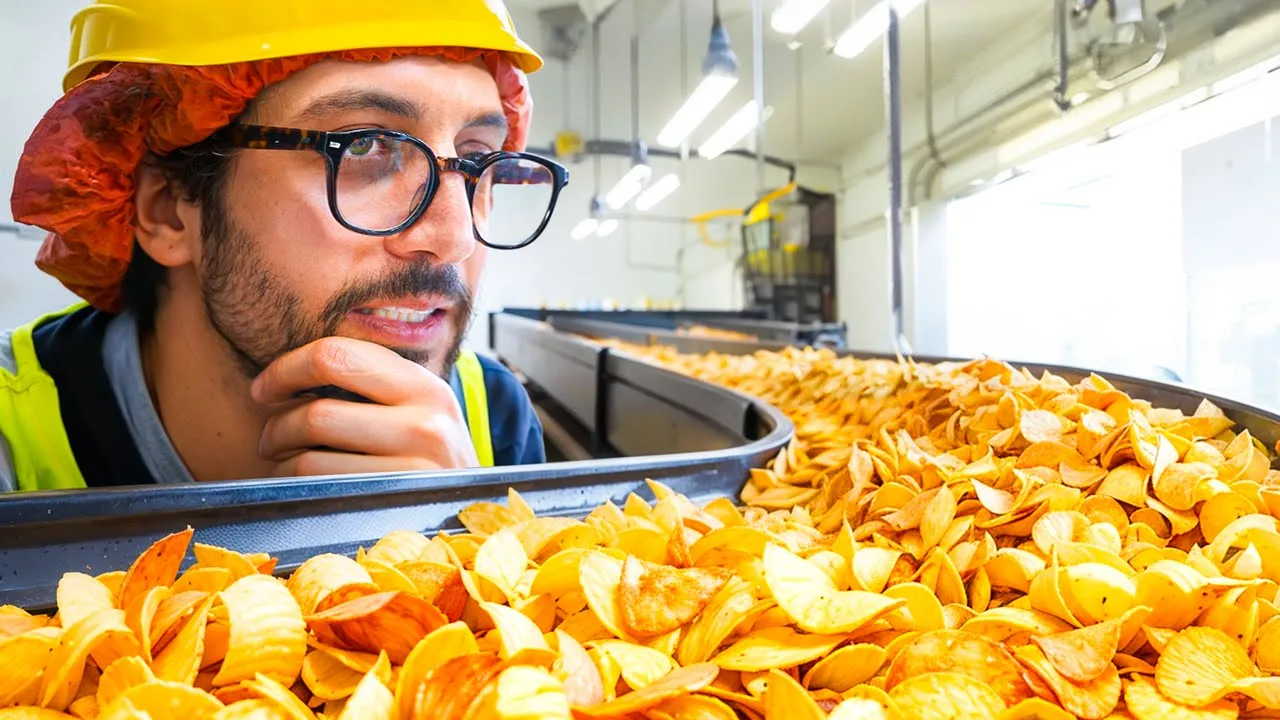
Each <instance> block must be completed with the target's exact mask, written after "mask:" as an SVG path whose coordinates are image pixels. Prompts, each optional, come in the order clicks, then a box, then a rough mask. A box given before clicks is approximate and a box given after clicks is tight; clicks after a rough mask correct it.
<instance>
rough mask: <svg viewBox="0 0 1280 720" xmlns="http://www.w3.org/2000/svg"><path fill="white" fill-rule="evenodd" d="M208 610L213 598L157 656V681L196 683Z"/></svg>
mask: <svg viewBox="0 0 1280 720" xmlns="http://www.w3.org/2000/svg"><path fill="white" fill-rule="evenodd" d="M211 607H213V598H212V597H209V598H206V599H205V601H204V602H203V603H200V606H199V607H197V608H196V610H195V612H193V613H191V616H190V617H189V618H187V620H186V621H185V622H184V623H183V624H182V629H181V630H179V631H178V635H177V637H175V638H174V639H173V642H171V643H169V644H168V645H167V646H165V649H164V650H162V651H161V652H160V654H159V655H156V657H155V660H154V661H153V662H152V663H151V670H152V671H153V672H154V673H155V675H156V678H157V679H159V680H167V681H171V682H176V683H183V684H185V685H190V684H192V683H194V682H195V679H196V675H198V674H199V673H200V666H201V664H202V662H201V661H202V660H203V659H204V638H205V631H206V627H207V624H208V619H209V609H210V608H211ZM104 707H105V706H104Z"/></svg>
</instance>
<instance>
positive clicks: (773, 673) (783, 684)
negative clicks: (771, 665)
mask: <svg viewBox="0 0 1280 720" xmlns="http://www.w3.org/2000/svg"><path fill="white" fill-rule="evenodd" d="M766 677H767V679H768V684H767V687H766V689H765V691H764V696H763V698H762V699H763V700H764V708H765V715H767V716H771V717H779V718H780V717H786V718H795V720H825V719H826V717H827V714H826V713H825V712H823V710H822V709H821V708H819V707H818V704H817V703H816V702H814V701H813V697H812V696H811V695H810V694H809V692H808V691H807V690H805V689H804V688H803V687H801V686H800V684H799V683H797V682H796V681H795V680H794V679H792V677H791V676H790V675H788V674H786V673H784V672H781V671H779V670H770V671H769V673H768V675H767V676H766Z"/></svg>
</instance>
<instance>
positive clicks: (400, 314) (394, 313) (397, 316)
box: [369, 308, 432, 323]
mask: <svg viewBox="0 0 1280 720" xmlns="http://www.w3.org/2000/svg"><path fill="white" fill-rule="evenodd" d="M431 312H432V311H430V310H404V309H401V308H376V309H374V310H371V311H370V312H369V314H370V315H373V316H375V317H380V318H386V319H388V320H395V321H397V322H406V323H420V322H426V321H427V318H429V317H431Z"/></svg>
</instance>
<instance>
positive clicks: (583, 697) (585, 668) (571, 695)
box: [555, 630, 605, 707]
mask: <svg viewBox="0 0 1280 720" xmlns="http://www.w3.org/2000/svg"><path fill="white" fill-rule="evenodd" d="M556 640H557V643H558V647H559V652H560V658H559V660H557V662H556V667H555V674H556V676H557V677H559V678H560V681H561V682H562V683H563V684H564V694H565V698H567V699H568V701H569V704H570V705H572V706H575V707H577V706H580V705H596V704H598V703H602V702H604V699H605V697H604V684H603V682H602V680H601V678H600V670H599V668H597V667H596V664H595V663H594V662H592V660H591V656H590V655H588V654H587V651H586V649H585V648H584V647H582V644H581V643H579V642H578V641H577V640H576V639H574V637H573V636H572V635H569V634H568V633H566V632H564V631H563V630H557V631H556Z"/></svg>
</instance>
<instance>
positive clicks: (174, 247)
mask: <svg viewBox="0 0 1280 720" xmlns="http://www.w3.org/2000/svg"><path fill="white" fill-rule="evenodd" d="M134 185H135V187H136V189H135V191H134V192H135V195H134V207H135V213H136V217H135V221H134V229H135V232H136V237H137V239H138V244H139V245H141V246H142V249H143V250H145V251H146V252H147V254H148V255H150V256H151V257H152V259H154V260H155V261H156V262H157V263H159V264H160V265H163V266H165V267H178V266H180V265H186V264H188V263H190V262H191V261H192V260H193V259H194V258H196V257H198V256H199V248H198V247H197V246H196V243H197V242H199V237H200V208H199V207H198V206H196V205H194V204H192V203H191V202H189V201H187V200H185V199H184V198H182V197H181V196H180V195H179V193H178V189H177V188H176V187H175V186H174V185H173V183H171V182H170V181H169V179H168V178H167V177H165V175H164V172H163V171H162V170H161V169H160V168H159V167H156V166H155V165H154V164H152V163H148V162H143V163H142V164H141V165H139V166H138V170H137V173H136V174H135V177H134Z"/></svg>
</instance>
